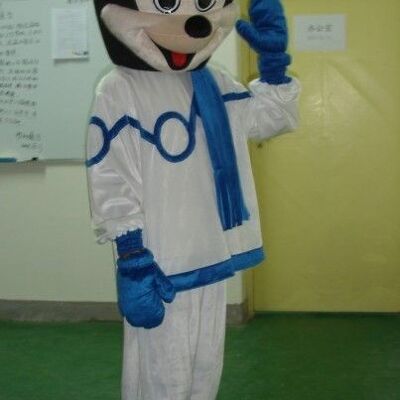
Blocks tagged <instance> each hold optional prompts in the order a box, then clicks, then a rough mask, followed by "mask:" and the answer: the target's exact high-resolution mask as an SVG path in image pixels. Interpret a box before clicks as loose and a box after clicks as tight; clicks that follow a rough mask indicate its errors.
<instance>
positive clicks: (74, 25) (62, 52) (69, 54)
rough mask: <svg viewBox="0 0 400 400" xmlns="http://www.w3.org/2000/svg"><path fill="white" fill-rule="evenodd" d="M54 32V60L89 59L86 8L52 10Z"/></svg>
mask: <svg viewBox="0 0 400 400" xmlns="http://www.w3.org/2000/svg"><path fill="white" fill-rule="evenodd" d="M52 30H53V32H52V38H53V58H54V59H56V60H62V59H76V58H78V59H81V58H88V57H89V48H88V23H87V10H86V8H85V7H79V8H78V7H77V8H54V9H53V10H52Z"/></svg>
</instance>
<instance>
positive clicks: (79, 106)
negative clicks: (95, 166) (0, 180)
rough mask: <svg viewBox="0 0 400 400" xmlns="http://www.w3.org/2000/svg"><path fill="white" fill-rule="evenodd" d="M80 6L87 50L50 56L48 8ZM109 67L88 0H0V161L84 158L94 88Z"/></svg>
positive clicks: (50, 42)
mask: <svg viewBox="0 0 400 400" xmlns="http://www.w3.org/2000/svg"><path fill="white" fill-rule="evenodd" d="M65 8H67V9H76V8H84V9H85V10H86V12H87V34H88V54H87V55H85V57H81V58H77V59H56V58H53V54H54V48H53V44H54V40H53V30H52V15H53V13H54V9H65ZM109 69H111V64H110V61H109V59H108V56H107V53H106V50H105V47H104V44H103V41H102V38H101V34H100V30H99V28H98V24H97V20H96V15H95V11H94V6H93V2H92V1H91V0H7V1H2V0H0V162H1V161H2V160H3V161H11V160H14V161H15V160H17V161H25V160H31V159H39V160H84V153H85V152H84V147H85V137H86V131H87V124H88V120H89V112H90V108H91V103H92V98H93V94H94V89H95V86H96V84H97V82H98V81H99V79H100V78H101V77H102V76H103V75H104V74H106V73H107V72H108V70H109Z"/></svg>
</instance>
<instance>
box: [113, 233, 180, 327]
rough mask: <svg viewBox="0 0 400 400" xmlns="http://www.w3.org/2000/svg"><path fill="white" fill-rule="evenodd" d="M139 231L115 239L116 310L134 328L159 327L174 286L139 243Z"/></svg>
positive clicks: (172, 297)
mask: <svg viewBox="0 0 400 400" xmlns="http://www.w3.org/2000/svg"><path fill="white" fill-rule="evenodd" d="M141 233H142V231H141V230H136V231H134V232H128V233H127V234H126V235H123V236H121V237H119V238H117V239H116V242H117V249H118V254H119V256H120V257H119V258H118V261H117V266H118V269H117V290H118V307H119V310H120V312H121V314H122V316H124V317H125V318H126V320H127V321H128V322H129V324H130V325H132V326H135V327H143V328H146V329H151V328H155V327H156V326H159V325H160V324H161V323H162V321H163V319H164V314H165V308H164V303H163V301H164V302H166V303H171V302H172V301H173V300H174V298H175V288H174V286H173V285H172V283H171V282H170V281H169V279H168V278H167V277H166V276H165V275H164V273H163V272H162V271H161V269H160V268H159V266H158V265H157V264H156V262H155V261H154V257H153V254H152V253H151V252H150V251H149V250H147V249H145V248H144V247H143V244H142V235H141Z"/></svg>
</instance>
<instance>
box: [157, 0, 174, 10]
mask: <svg viewBox="0 0 400 400" xmlns="http://www.w3.org/2000/svg"><path fill="white" fill-rule="evenodd" d="M158 3H159V4H160V7H161V8H162V9H163V10H172V9H173V8H174V7H175V5H176V0H158Z"/></svg>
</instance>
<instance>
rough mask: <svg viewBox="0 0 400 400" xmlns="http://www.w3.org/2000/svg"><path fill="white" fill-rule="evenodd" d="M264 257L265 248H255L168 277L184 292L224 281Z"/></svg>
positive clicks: (252, 265) (176, 288) (177, 288)
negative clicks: (206, 265) (212, 263)
mask: <svg viewBox="0 0 400 400" xmlns="http://www.w3.org/2000/svg"><path fill="white" fill-rule="evenodd" d="M264 259H265V254H264V250H263V248H262V247H260V248H258V249H255V250H250V251H247V252H245V253H241V254H237V255H234V256H232V257H231V258H230V259H228V260H226V261H222V262H220V263H218V264H214V265H210V266H208V267H203V268H199V269H195V270H194V271H189V272H184V273H181V274H176V275H169V276H168V279H169V280H170V281H171V282H172V284H173V285H174V287H175V290H176V291H177V292H182V291H185V290H190V289H195V288H198V287H201V286H206V285H211V284H212V283H216V282H219V281H223V280H224V279H227V278H230V277H232V276H234V275H235V272H238V271H242V270H244V269H247V268H251V267H255V266H256V265H257V264H260V263H261V262H262V261H263V260H264Z"/></svg>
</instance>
